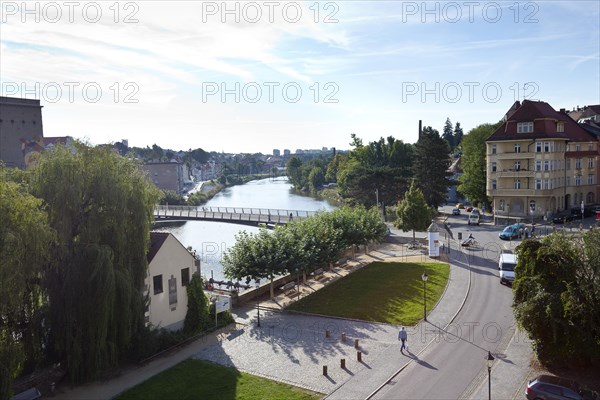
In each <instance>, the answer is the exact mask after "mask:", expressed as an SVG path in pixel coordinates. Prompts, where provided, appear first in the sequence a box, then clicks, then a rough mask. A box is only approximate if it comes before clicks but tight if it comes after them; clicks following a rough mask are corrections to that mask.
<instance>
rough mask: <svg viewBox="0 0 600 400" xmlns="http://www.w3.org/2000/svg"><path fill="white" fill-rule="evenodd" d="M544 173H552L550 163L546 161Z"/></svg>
mask: <svg viewBox="0 0 600 400" xmlns="http://www.w3.org/2000/svg"><path fill="white" fill-rule="evenodd" d="M544 171H550V161H548V160H545V161H544Z"/></svg>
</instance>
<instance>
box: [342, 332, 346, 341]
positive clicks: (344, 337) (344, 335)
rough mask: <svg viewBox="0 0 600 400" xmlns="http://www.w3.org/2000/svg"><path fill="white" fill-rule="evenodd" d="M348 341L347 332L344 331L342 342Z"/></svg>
mask: <svg viewBox="0 0 600 400" xmlns="http://www.w3.org/2000/svg"><path fill="white" fill-rule="evenodd" d="M345 341H346V332H342V342H345Z"/></svg>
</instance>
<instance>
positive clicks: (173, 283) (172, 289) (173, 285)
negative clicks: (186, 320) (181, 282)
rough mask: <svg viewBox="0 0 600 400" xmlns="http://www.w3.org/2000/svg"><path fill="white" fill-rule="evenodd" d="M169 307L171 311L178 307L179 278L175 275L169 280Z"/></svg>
mask: <svg viewBox="0 0 600 400" xmlns="http://www.w3.org/2000/svg"><path fill="white" fill-rule="evenodd" d="M169 307H171V311H174V310H175V309H176V307H177V278H175V277H174V276H173V275H171V279H169Z"/></svg>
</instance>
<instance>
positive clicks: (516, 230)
mask: <svg viewBox="0 0 600 400" xmlns="http://www.w3.org/2000/svg"><path fill="white" fill-rule="evenodd" d="M521 229H525V224H512V225H509V226H507V227H506V228H504V229H503V230H502V232H500V233H499V234H498V236H499V237H500V239H502V240H511V239H518V238H519V234H520V230H521Z"/></svg>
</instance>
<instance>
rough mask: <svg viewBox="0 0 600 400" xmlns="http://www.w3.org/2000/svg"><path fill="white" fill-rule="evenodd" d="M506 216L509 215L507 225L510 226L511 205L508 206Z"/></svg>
mask: <svg viewBox="0 0 600 400" xmlns="http://www.w3.org/2000/svg"><path fill="white" fill-rule="evenodd" d="M506 215H507V217H506V218H507V219H508V223H507V225H510V204H507V205H506Z"/></svg>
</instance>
